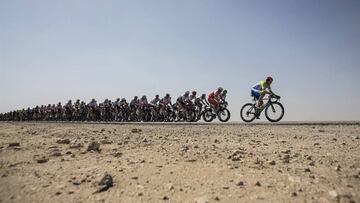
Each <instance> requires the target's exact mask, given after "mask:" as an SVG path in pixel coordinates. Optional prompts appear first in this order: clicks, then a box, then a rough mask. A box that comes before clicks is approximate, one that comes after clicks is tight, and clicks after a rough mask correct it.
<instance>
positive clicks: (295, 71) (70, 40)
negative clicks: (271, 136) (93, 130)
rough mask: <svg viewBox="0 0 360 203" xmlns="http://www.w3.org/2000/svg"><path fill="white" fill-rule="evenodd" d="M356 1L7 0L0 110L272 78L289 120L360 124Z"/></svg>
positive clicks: (233, 87) (246, 97)
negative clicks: (351, 121) (357, 121)
mask: <svg viewBox="0 0 360 203" xmlns="http://www.w3.org/2000/svg"><path fill="white" fill-rule="evenodd" d="M359 19H360V1H358V0H337V1H332V0H317V1H313V0H301V1H296V0H248V1H241V0H232V1H231V0H221V1H220V0H181V1H178V0H176V1H175V0H159V1H157V0H154V1H148V0H143V1H137V0H129V1H120V0H114V1H104V0H99V1H81V0H69V1H65V0H61V1H48V0H44V1H35V0H31V1H29V0H23V1H17V0H11V1H10V0H0V77H1V79H0V112H6V111H10V110H13V109H17V108H27V107H29V106H30V107H32V106H34V105H40V104H49V103H56V102H58V101H61V102H63V103H64V102H66V101H67V100H68V99H73V100H75V99H77V98H79V99H82V100H85V101H86V102H89V100H90V99H91V98H93V97H94V98H96V99H97V100H98V101H103V100H104V99H105V98H109V99H111V100H115V99H116V98H117V97H120V98H121V97H125V98H127V99H128V100H129V99H131V98H132V96H134V95H139V96H141V95H143V94H146V95H148V97H150V99H151V98H152V97H153V96H154V95H155V94H156V93H159V94H160V95H161V96H164V94H165V93H167V92H168V93H170V94H171V96H172V99H173V101H174V100H175V99H176V98H177V97H178V96H179V95H180V94H183V92H184V91H185V90H194V89H195V90H197V91H198V92H199V93H209V92H211V91H213V90H215V89H216V88H217V87H218V86H223V87H224V88H226V89H228V91H229V93H228V101H229V103H230V106H229V108H230V110H231V113H232V120H235V121H236V120H240V115H239V110H240V108H241V106H242V105H243V104H244V103H247V102H249V101H251V98H250V88H251V86H253V85H254V84H255V83H256V82H258V81H259V80H261V79H264V78H265V77H266V76H268V75H272V76H273V77H274V83H273V85H272V88H273V91H274V92H276V93H278V94H279V95H281V96H282V103H283V104H284V106H285V108H286V114H285V117H284V120H295V121H299V120H300V121H301V120H360V108H359V104H360V94H359V93H360V91H359V82H358V81H359V79H358V78H359V77H360V20H359Z"/></svg>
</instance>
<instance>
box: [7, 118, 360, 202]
mask: <svg viewBox="0 0 360 203" xmlns="http://www.w3.org/2000/svg"><path fill="white" fill-rule="evenodd" d="M345 124H346V123H338V124H335V123H333V124H331V125H323V124H322V123H314V124H311V123H307V125H299V123H297V124H294V125H292V124H287V125H245V124H240V123H239V124H236V123H235V124H227V125H222V124H212V125H202V124H200V125H184V124H180V125H176V124H172V125H159V124H157V125H144V124H121V125H116V124H87V123H85V124H72V123H41V122H39V123H20V122H19V123H7V122H0V202H66V203H68V202H199V203H200V202H360V177H359V176H360V145H359V144H360V126H359V124H358V123H353V124H351V125H345ZM104 174H108V175H110V176H111V177H112V184H111V178H108V179H107V180H108V182H107V183H104V181H101V180H102V178H103V177H104ZM107 177H109V176H107ZM99 184H100V185H99ZM107 186H108V187H107ZM101 190H103V191H101Z"/></svg>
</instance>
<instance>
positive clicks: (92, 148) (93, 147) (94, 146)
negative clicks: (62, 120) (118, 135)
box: [87, 142, 100, 152]
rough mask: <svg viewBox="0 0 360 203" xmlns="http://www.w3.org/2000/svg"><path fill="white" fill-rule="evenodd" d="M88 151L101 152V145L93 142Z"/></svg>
mask: <svg viewBox="0 0 360 203" xmlns="http://www.w3.org/2000/svg"><path fill="white" fill-rule="evenodd" d="M87 151H96V152H100V143H98V142H91V143H90V144H89V146H88V148H87Z"/></svg>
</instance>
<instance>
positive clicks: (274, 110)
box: [265, 102, 285, 122]
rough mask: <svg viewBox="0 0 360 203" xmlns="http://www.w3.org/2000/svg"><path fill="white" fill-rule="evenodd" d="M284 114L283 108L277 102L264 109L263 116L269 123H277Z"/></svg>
mask: <svg viewBox="0 0 360 203" xmlns="http://www.w3.org/2000/svg"><path fill="white" fill-rule="evenodd" d="M284 113H285V110H284V107H283V105H282V104H281V103H279V102H272V103H271V104H270V105H269V106H268V107H266V109H265V116H266V118H267V119H268V120H269V121H271V122H279V121H280V120H281V119H282V118H283V116H284Z"/></svg>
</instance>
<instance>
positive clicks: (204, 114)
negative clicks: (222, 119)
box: [203, 110, 214, 122]
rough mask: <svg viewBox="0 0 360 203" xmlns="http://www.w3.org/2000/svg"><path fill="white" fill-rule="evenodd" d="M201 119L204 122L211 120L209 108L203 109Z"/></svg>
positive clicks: (211, 115)
mask: <svg viewBox="0 0 360 203" xmlns="http://www.w3.org/2000/svg"><path fill="white" fill-rule="evenodd" d="M203 119H204V121H205V122H211V121H212V120H213V119H214V117H213V114H212V112H211V110H205V112H204V113H203Z"/></svg>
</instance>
